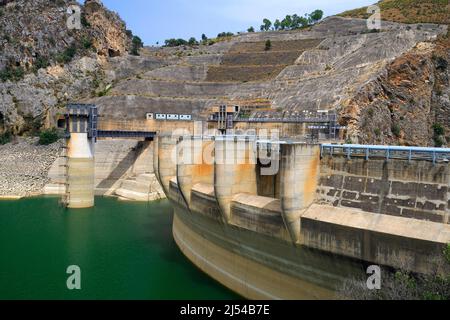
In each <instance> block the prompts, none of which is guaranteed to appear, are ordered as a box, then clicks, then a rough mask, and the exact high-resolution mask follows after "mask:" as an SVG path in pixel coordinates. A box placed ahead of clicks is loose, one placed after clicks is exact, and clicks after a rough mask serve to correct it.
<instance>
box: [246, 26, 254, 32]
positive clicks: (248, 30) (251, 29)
mask: <svg viewBox="0 0 450 320" xmlns="http://www.w3.org/2000/svg"><path fill="white" fill-rule="evenodd" d="M247 32H255V28H253V27H250V28H248V29H247Z"/></svg>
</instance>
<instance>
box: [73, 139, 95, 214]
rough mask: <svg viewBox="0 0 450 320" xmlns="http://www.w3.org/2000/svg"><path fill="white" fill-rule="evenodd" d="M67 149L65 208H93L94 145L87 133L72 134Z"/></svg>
mask: <svg viewBox="0 0 450 320" xmlns="http://www.w3.org/2000/svg"><path fill="white" fill-rule="evenodd" d="M67 148H68V152H67V157H68V159H67V168H68V169H67V200H66V201H67V207H68V208H74V209H80V208H90V207H93V206H94V179H95V175H94V144H93V143H92V140H90V139H88V135H87V133H72V134H71V136H70V139H69V141H68V146H67Z"/></svg>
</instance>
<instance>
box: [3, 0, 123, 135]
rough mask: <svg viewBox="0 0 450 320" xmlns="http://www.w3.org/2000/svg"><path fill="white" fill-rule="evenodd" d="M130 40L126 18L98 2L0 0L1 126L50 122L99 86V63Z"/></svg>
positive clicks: (20, 129) (23, 129)
mask: <svg viewBox="0 0 450 320" xmlns="http://www.w3.org/2000/svg"><path fill="white" fill-rule="evenodd" d="M72 18H73V20H71V19H72ZM70 23H72V24H73V25H76V26H77V27H76V28H72V27H71V28H69V25H71V24H70ZM130 45H131V33H130V32H128V31H127V30H126V26H125V23H124V22H123V21H122V20H121V19H120V18H119V16H118V15H117V14H115V13H113V12H111V11H109V10H107V9H106V8H105V7H104V6H103V5H102V4H101V2H99V1H93V0H87V1H85V4H84V6H81V5H78V3H77V2H73V1H68V0H26V1H25V0H16V1H2V2H0V48H1V51H0V131H4V130H9V131H12V133H13V134H23V133H27V131H29V130H30V128H31V127H42V126H44V125H45V124H46V122H47V125H50V124H49V122H51V121H52V120H54V117H55V116H57V114H58V112H59V111H58V109H59V108H61V107H63V106H64V104H65V103H66V102H67V101H74V100H78V99H81V98H85V97H91V96H92V95H94V94H95V93H96V90H97V91H99V90H102V88H101V85H102V82H101V79H102V76H103V68H102V65H103V64H104V63H105V61H106V59H107V58H108V57H111V56H119V55H124V54H126V53H127V51H128V49H129V47H130Z"/></svg>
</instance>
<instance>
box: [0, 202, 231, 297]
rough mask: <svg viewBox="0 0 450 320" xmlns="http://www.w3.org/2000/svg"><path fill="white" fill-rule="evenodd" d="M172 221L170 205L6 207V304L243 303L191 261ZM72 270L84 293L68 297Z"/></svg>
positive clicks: (0, 217) (1, 226)
mask: <svg viewBox="0 0 450 320" xmlns="http://www.w3.org/2000/svg"><path fill="white" fill-rule="evenodd" d="M172 219H173V217H172V209H171V207H170V204H169V202H168V201H159V202H154V203H133V202H120V201H118V200H116V199H114V198H97V199H96V207H95V208H92V209H83V210H70V209H65V208H63V207H61V206H60V205H59V199H58V198H46V197H44V198H31V199H22V200H18V201H0V299H235V298H238V296H236V295H235V294H234V293H232V292H231V291H229V290H228V289H226V288H225V287H223V286H221V285H220V284H219V283H217V282H215V281H214V280H213V279H211V278H209V277H208V276H207V275H206V274H204V273H202V272H201V271H200V270H198V269H197V268H196V267H195V266H194V265H192V264H191V263H190V262H189V260H187V259H186V258H185V257H184V255H183V254H182V253H181V252H180V251H179V249H178V247H177V246H176V244H175V242H174V240H173V237H172ZM70 265H77V266H79V267H80V268H81V286H82V288H81V290H80V291H77V290H75V291H70V290H68V289H67V286H66V280H67V278H68V277H69V275H68V274H66V269H67V267H68V266H70Z"/></svg>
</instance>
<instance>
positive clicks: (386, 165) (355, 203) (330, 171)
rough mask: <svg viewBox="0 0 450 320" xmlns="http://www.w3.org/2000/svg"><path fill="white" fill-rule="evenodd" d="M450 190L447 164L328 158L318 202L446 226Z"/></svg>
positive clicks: (449, 210)
mask: <svg viewBox="0 0 450 320" xmlns="http://www.w3.org/2000/svg"><path fill="white" fill-rule="evenodd" d="M449 185H450V168H449V166H448V164H446V163H440V164H436V165H433V163H431V162H428V161H411V162H408V161H407V160H389V161H385V160H384V159H371V160H369V161H365V160H364V159H351V160H348V159H347V158H345V157H332V158H331V157H326V158H324V159H322V161H321V177H320V184H319V187H318V189H317V197H318V201H320V202H323V203H327V204H331V205H333V206H336V207H349V208H357V209H361V210H363V211H367V212H373V213H379V214H387V215H394V216H399V217H405V218H413V219H419V220H428V221H433V222H439V223H450V221H449V213H450V209H449V206H450V197H449Z"/></svg>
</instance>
